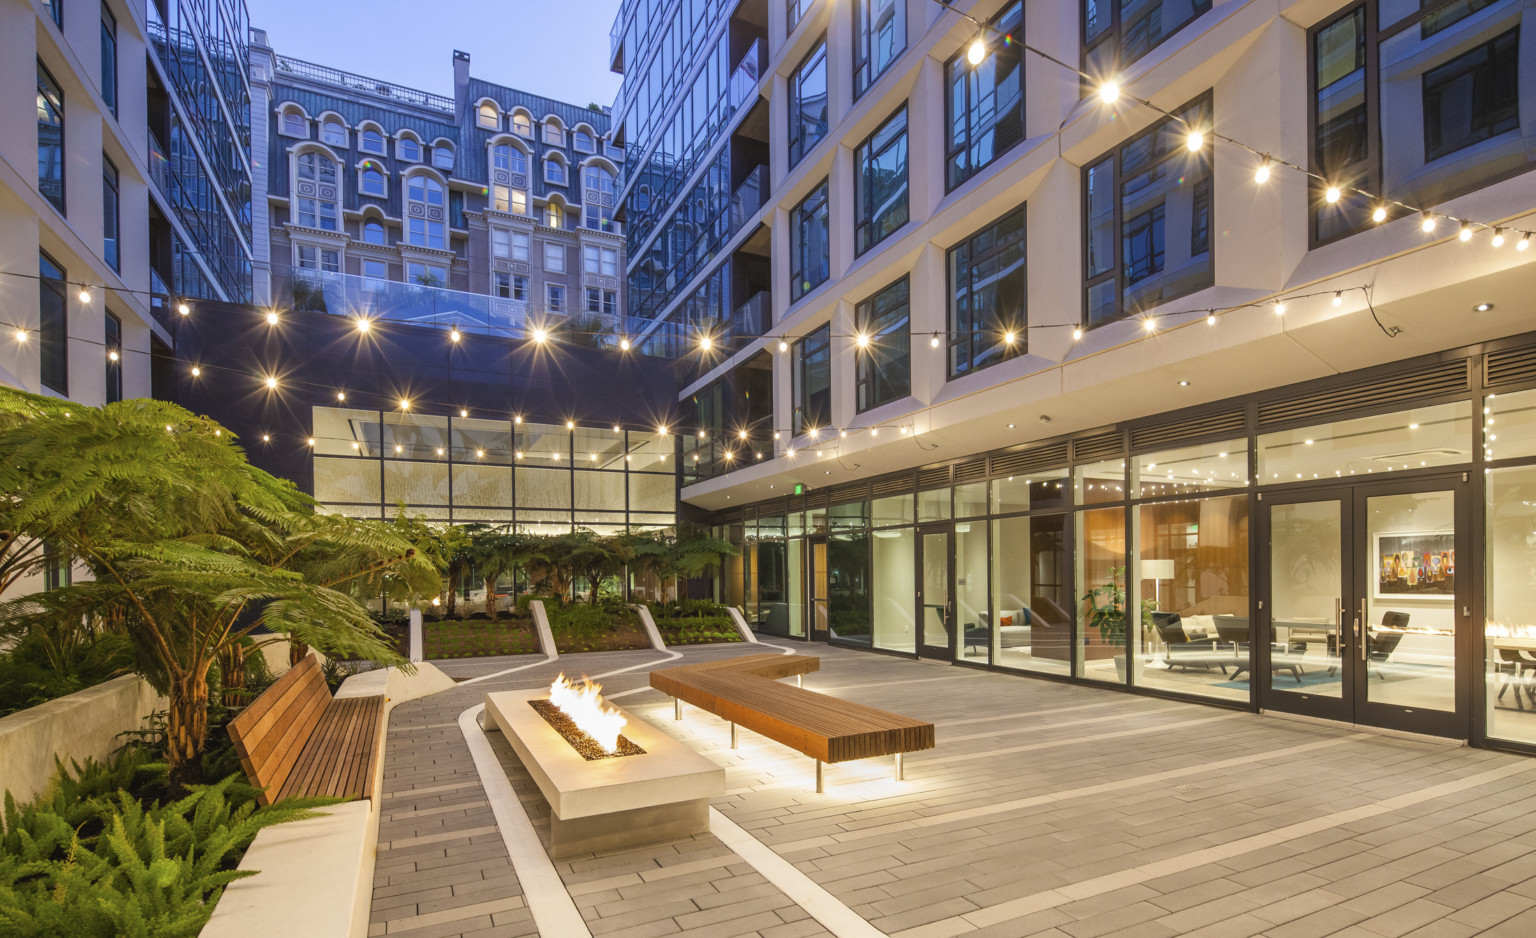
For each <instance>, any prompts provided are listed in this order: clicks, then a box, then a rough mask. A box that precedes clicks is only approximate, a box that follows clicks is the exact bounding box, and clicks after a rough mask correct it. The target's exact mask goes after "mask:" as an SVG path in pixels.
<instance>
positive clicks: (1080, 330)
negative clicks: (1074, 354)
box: [1072, 326, 1083, 342]
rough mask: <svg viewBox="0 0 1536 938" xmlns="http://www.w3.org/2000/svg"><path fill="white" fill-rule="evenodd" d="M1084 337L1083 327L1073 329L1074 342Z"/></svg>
mask: <svg viewBox="0 0 1536 938" xmlns="http://www.w3.org/2000/svg"><path fill="white" fill-rule="evenodd" d="M1082 337H1083V327H1082V326H1074V327H1072V341H1073V342H1076V341H1078V340H1080V339H1081V338H1082Z"/></svg>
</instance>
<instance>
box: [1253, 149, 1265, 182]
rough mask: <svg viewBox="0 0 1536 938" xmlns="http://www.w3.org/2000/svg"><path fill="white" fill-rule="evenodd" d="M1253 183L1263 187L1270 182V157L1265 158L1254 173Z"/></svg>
mask: <svg viewBox="0 0 1536 938" xmlns="http://www.w3.org/2000/svg"><path fill="white" fill-rule="evenodd" d="M1253 181H1254V182H1256V183H1258V184H1259V185H1261V186H1262V185H1264V184H1265V183H1266V182H1269V157H1267V156H1266V157H1264V161H1263V162H1262V163H1260V164H1259V168H1258V169H1256V170H1254V171H1253Z"/></svg>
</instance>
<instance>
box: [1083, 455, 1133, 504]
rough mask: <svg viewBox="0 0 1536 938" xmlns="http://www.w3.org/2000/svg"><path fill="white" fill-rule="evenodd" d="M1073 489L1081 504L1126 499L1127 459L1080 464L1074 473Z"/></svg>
mask: <svg viewBox="0 0 1536 938" xmlns="http://www.w3.org/2000/svg"><path fill="white" fill-rule="evenodd" d="M1072 490H1073V493H1074V494H1075V495H1076V496H1077V504H1079V505H1096V504H1100V503H1102V502H1119V501H1124V500H1125V460H1123V459H1107V460H1105V461H1104V462H1096V463H1092V464H1090V465H1086V466H1078V467H1077V470H1076V471H1075V472H1074V473H1073V475H1072Z"/></svg>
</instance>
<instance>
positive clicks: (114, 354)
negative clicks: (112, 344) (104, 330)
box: [107, 349, 118, 362]
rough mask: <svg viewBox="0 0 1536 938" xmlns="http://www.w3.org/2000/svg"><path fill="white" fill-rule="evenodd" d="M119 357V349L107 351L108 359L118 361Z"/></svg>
mask: <svg viewBox="0 0 1536 938" xmlns="http://www.w3.org/2000/svg"><path fill="white" fill-rule="evenodd" d="M117 357H118V356H117V349H109V350H108V351H107V361H112V362H115V361H117Z"/></svg>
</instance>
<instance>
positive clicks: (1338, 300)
mask: <svg viewBox="0 0 1536 938" xmlns="http://www.w3.org/2000/svg"><path fill="white" fill-rule="evenodd" d="M1333 305H1334V306H1343V305H1344V291H1343V290H1335V291H1333Z"/></svg>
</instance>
